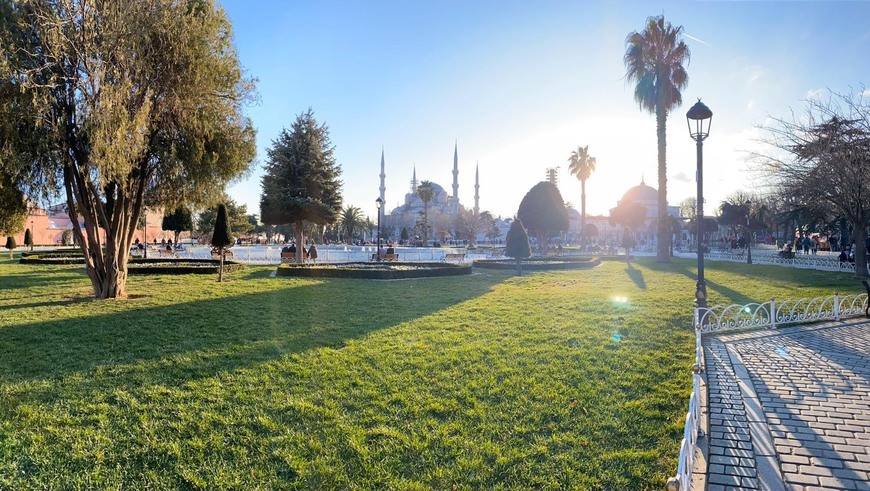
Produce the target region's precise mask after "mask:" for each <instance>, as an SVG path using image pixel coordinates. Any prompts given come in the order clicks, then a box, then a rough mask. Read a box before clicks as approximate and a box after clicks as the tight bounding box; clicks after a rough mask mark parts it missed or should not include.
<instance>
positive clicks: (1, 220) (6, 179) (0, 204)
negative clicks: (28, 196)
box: [0, 169, 27, 235]
mask: <svg viewBox="0 0 870 491" xmlns="http://www.w3.org/2000/svg"><path fill="white" fill-rule="evenodd" d="M25 218H27V203H26V202H25V201H24V195H23V194H22V193H21V191H20V190H19V189H18V186H16V184H15V183H14V182H13V180H12V178H11V176H8V175H5V176H4V173H3V172H2V169H0V232H3V233H4V234H6V235H14V234H16V233H18V232H20V231H21V229H22V228H24V220H25Z"/></svg>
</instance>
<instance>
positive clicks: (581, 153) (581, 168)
mask: <svg viewBox="0 0 870 491" xmlns="http://www.w3.org/2000/svg"><path fill="white" fill-rule="evenodd" d="M568 162H570V164H569V165H568V170H569V171H570V172H571V175H573V176H575V177H576V178H577V180H578V181H580V233H582V234H583V235H584V236H585V235H586V180H587V179H589V176H591V175H592V173H593V172H595V164H596V161H595V157H593V156H591V155H589V145H586V146H585V147H577V150H574V151H573V152H571V157H570V158H568Z"/></svg>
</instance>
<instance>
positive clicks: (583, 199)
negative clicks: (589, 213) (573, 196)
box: [580, 179, 586, 239]
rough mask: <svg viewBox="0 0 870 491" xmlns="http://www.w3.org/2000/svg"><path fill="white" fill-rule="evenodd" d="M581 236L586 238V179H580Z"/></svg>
mask: <svg viewBox="0 0 870 491" xmlns="http://www.w3.org/2000/svg"><path fill="white" fill-rule="evenodd" d="M580 236H581V237H583V238H584V239H585V238H586V180H585V179H582V180H581V181H580Z"/></svg>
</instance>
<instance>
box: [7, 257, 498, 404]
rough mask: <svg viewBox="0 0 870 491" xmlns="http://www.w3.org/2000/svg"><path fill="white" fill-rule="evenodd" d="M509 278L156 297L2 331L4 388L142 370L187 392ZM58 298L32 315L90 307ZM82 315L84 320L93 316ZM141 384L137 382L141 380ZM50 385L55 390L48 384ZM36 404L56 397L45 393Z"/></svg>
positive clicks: (338, 343)
mask: <svg viewBox="0 0 870 491" xmlns="http://www.w3.org/2000/svg"><path fill="white" fill-rule="evenodd" d="M268 274H269V271H253V272H251V273H250V274H248V275H244V274H242V275H239V276H237V277H235V278H234V281H236V282H238V283H242V282H248V281H249V280H257V281H260V282H262V281H264V280H263V279H262V275H265V276H268ZM505 278H506V276H504V275H479V276H474V277H462V278H461V279H460V280H461V288H457V287H456V286H457V283H456V281H455V280H453V281H451V278H443V279H441V278H432V279H425V280H415V281H414V283H413V284H410V283H409V282H405V281H397V282H383V281H367V280H326V281H321V282H318V283H314V284H312V283H311V282H310V281H298V280H293V279H283V278H282V279H277V280H273V281H272V282H271V285H269V284H268V283H267V284H266V285H268V286H266V287H264V288H263V289H264V290H266V291H261V292H257V293H245V294H236V295H233V293H232V290H231V289H232V283H233V282H232V281H230V282H227V283H225V286H224V287H222V289H221V290H219V291H220V292H221V294H224V295H232V296H223V297H221V298H214V296H215V295H214V294H213V292H214V290H208V287H207V286H202V284H200V285H201V286H200V288H201V290H202V291H198V292H196V293H197V294H200V296H204V297H206V299H199V300H194V301H189V302H187V303H171V301H169V302H167V299H165V298H164V299H162V300H161V299H159V298H152V297H158V296H159V295H161V294H160V293H157V294H153V295H149V296H146V297H143V298H141V299H136V298H132V299H128V300H120V301H117V302H119V303H118V304H117V307H115V306H112V305H109V306H106V304H102V305H101V307H103V308H104V310H112V311H113V312H112V313H106V314H99V315H92V316H87V317H78V318H64V319H61V320H46V321H43V322H37V323H31V324H26V325H20V326H14V327H8V328H4V329H0V360H2V361H0V384H15V383H18V382H22V381H28V380H46V379H49V380H50V379H58V378H62V377H65V376H68V375H71V374H75V373H79V372H89V371H92V370H95V369H97V368H98V367H111V372H112V373H113V374H114V375H113V376H112V377H113V378H114V379H115V380H113V381H112V382H109V383H110V384H116V385H117V386H119V387H122V386H125V385H126V384H128V383H130V382H133V381H134V379H130V378H129V376H130V373H132V372H137V371H141V370H142V366H141V364H142V363H145V364H146V365H149V368H148V370H149V371H148V378H153V379H160V380H164V381H165V380H166V379H167V378H168V379H170V380H173V381H174V382H175V383H178V384H182V383H185V382H187V381H189V380H191V379H193V378H200V377H208V376H212V375H214V374H216V373H219V372H221V371H229V370H234V369H237V368H241V367H244V366H248V365H252V364H256V363H259V362H262V361H267V360H272V359H275V358H278V357H281V356H286V355H288V354H293V353H301V352H304V351H306V350H309V349H313V348H318V347H333V348H336V347H337V348H340V347H342V346H344V344H345V343H346V342H347V341H349V340H351V339H356V338H360V337H362V336H365V335H366V334H368V333H370V332H373V331H376V330H380V329H384V328H388V327H392V326H395V325H397V324H401V323H404V322H407V321H410V320H413V319H416V318H420V317H423V316H426V315H429V314H432V313H434V312H437V311H440V310H443V309H446V308H449V307H451V306H453V305H456V304H458V303H460V302H464V301H467V300H470V299H473V298H475V297H479V296H482V295H484V294H486V293H487V292H489V291H491V290H492V288H493V287H494V286H495V285H496V284H498V283H500V282H501V281H503V280H504V279H505ZM276 282H277V284H276ZM4 284H5V280H4ZM427 286H431V288H429V287H427ZM215 288H217V287H215ZM133 290H134V291H133V293H136V291H135V290H136V289H135V288H134V289H133ZM61 295H62V293H58V294H56V295H55V296H54V298H55V299H57V300H49V299H46V300H45V301H43V302H33V303H32V304H31V305H30V306H31V307H32V306H33V305H37V304H38V305H43V306H47V311H46V312H45V314H44V317H51V316H52V313H51V311H52V310H53V308H60V309H66V308H70V306H71V305H72V304H76V303H85V301H87V300H90V299H74V300H71V301H61V300H59V299H58V297H60V296H61ZM136 296H138V297H142V296H141V295H134V297H136ZM386 299H390V300H389V301H386ZM154 301H162V302H163V303H168V305H161V306H156V307H142V303H143V302H145V303H153V302H154ZM100 302H116V301H113V300H107V301H100ZM122 302H123V303H122ZM13 307H17V305H14V306H13ZM78 308H79V309H81V312H83V313H86V312H87V310H88V309H89V308H88V307H86V306H84V307H78ZM128 371H129V372H130V373H127V372H128ZM125 373H126V375H125ZM141 376H142V375H141V374H139V375H137V376H136V377H137V378H135V380H136V381H141ZM83 378H84V379H87V378H88V377H87V376H85V377H83ZM103 381H104V382H105V379H104V380H103ZM47 385H48V386H47V387H46V390H47V391H50V390H51V387H50V386H51V384H47ZM33 396H34V397H37V394H36V393H35V392H34V394H33ZM39 397H48V398H51V395H50V393H48V392H46V393H44V394H42V395H41V396H39ZM24 398H25V399H26V398H27V396H24Z"/></svg>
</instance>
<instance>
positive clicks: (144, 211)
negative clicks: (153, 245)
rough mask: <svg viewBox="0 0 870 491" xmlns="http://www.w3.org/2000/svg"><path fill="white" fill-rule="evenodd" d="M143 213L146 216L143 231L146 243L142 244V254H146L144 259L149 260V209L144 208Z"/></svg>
mask: <svg viewBox="0 0 870 491" xmlns="http://www.w3.org/2000/svg"><path fill="white" fill-rule="evenodd" d="M142 213H144V214H145V228H143V229H142V239H144V241H145V242H143V243H142V247H143V249H142V252H143V253H144V254H145V255H144V258H145V259H148V208H147V207H144V206H143V207H142Z"/></svg>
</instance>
